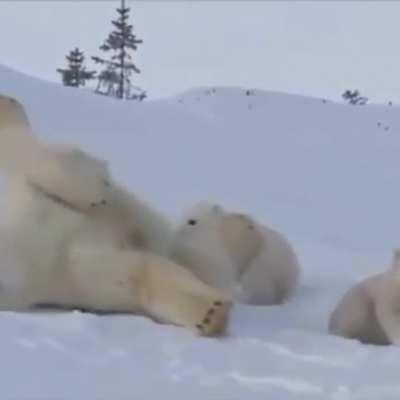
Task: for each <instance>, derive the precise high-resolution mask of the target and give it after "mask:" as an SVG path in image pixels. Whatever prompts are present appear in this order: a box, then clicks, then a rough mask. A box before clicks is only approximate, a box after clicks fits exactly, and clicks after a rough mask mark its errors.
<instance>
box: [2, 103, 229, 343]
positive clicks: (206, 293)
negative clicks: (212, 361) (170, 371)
mask: <svg viewBox="0 0 400 400" xmlns="http://www.w3.org/2000/svg"><path fill="white" fill-rule="evenodd" d="M0 168H2V169H3V170H4V171H6V173H7V174H8V175H9V185H8V189H7V191H6V195H5V199H4V200H5V204H4V207H3V209H4V213H3V214H4V219H3V221H2V226H1V229H0V257H1V263H0V309H2V310H27V309H31V308H34V307H35V306H39V305H55V306H60V307H79V308H82V309H89V310H98V311H110V312H141V313H143V312H144V313H146V314H148V315H149V316H153V317H155V318H157V319H158V320H161V321H163V322H167V323H172V324H176V325H181V326H185V327H188V328H191V329H193V330H197V331H198V332H199V333H200V334H203V335H216V334H220V333H223V332H224V330H225V328H226V324H227V319H228V315H229V311H230V308H231V301H230V299H229V297H228V296H226V295H225V293H222V292H221V291H220V290H217V289H215V288H212V287H210V286H208V285H206V284H205V283H203V282H201V281H200V280H199V279H197V278H196V277H195V276H194V275H193V274H192V273H191V272H189V271H188V270H187V269H185V268H183V267H181V266H179V265H177V264H175V263H174V262H172V261H170V260H169V259H168V258H167V257H168V247H169V238H170V234H171V228H170V226H169V224H168V222H167V221H165V220H164V218H163V217H162V216H160V215H159V214H158V213H156V212H155V211H154V210H152V209H151V208H150V207H149V206H147V205H146V204H145V203H143V202H141V201H140V200H139V199H137V198H136V197H135V196H134V195H133V194H131V193H129V192H128V191H127V190H125V189H124V188H123V187H120V186H118V185H117V184H116V183H115V182H113V180H112V178H111V177H110V175H109V172H108V168H107V163H106V162H104V161H102V160H98V159H96V158H94V157H91V156H89V155H88V154H86V153H85V152H83V151H82V150H79V149H76V148H72V147H71V148H70V147H63V146H59V147H56V146H48V145H44V144H42V143H41V142H40V141H39V140H38V139H37V138H36V137H35V136H34V135H32V133H31V129H30V127H29V123H28V119H27V118H26V115H25V112H24V110H23V107H22V106H21V105H20V104H19V103H18V102H16V101H15V100H13V99H10V98H7V97H1V96H0Z"/></svg>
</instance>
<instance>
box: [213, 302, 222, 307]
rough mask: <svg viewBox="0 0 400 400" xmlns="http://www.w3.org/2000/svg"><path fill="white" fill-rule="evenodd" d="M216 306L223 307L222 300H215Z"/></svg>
mask: <svg viewBox="0 0 400 400" xmlns="http://www.w3.org/2000/svg"><path fill="white" fill-rule="evenodd" d="M214 306H215V307H221V306H222V301H214Z"/></svg>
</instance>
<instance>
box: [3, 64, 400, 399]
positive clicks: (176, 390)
mask: <svg viewBox="0 0 400 400" xmlns="http://www.w3.org/2000/svg"><path fill="white" fill-rule="evenodd" d="M0 93H2V94H8V95H11V96H15V97H17V98H19V99H20V100H21V101H22V102H23V103H24V104H25V105H26V107H27V110H28V113H29V116H30V118H31V120H32V122H33V125H34V127H35V128H36V130H37V131H38V132H40V133H41V134H42V135H43V136H44V137H46V138H47V139H48V140H51V141H55V142H59V141H63V142H70V143H78V144H80V145H81V146H83V147H84V148H86V149H87V150H89V151H91V152H93V153H95V154H97V155H99V156H101V157H103V158H106V159H108V160H110V162H111V167H112V171H113V173H114V175H115V176H116V177H117V178H118V179H120V180H121V181H123V182H125V183H126V184H127V185H129V187H130V188H131V189H132V190H133V191H135V192H136V193H138V194H139V195H140V196H142V197H143V198H145V199H147V200H149V201H150V202H151V203H153V204H154V205H155V206H156V207H158V208H159V209H161V210H162V211H164V212H165V213H167V214H168V215H170V216H171V217H172V218H175V217H177V216H179V214H180V212H181V211H182V210H183V209H184V208H186V207H187V206H190V205H191V204H192V203H193V202H195V201H198V200H202V199H210V200H214V201H217V202H220V203H222V204H225V205H226V206H227V207H231V208H234V209H240V210H244V211H247V212H250V213H251V214H253V215H255V216H257V217H259V218H260V219H261V220H262V221H264V222H266V223H268V224H270V225H272V226H274V227H276V228H277V229H279V230H281V231H283V232H285V233H286V234H287V235H288V236H289V237H290V239H291V240H292V241H293V243H294V246H295V248H296V250H297V251H298V253H299V256H300V260H301V263H302V265H303V267H304V276H303V282H302V285H301V288H300V290H299V293H298V294H297V296H296V298H295V299H294V301H293V302H291V303H290V304H287V305H285V306H281V307H245V306H238V307H237V308H236V309H235V312H234V315H233V320H232V326H231V329H230V331H231V336H230V337H228V338H226V339H223V340H214V339H202V338H196V337H194V336H193V335H191V334H190V333H187V332H186V331H184V330H182V329H179V328H174V327H166V326H163V327H160V326H159V325H157V324H155V323H153V322H152V321H149V320H147V319H144V318H141V317H132V316H112V317H110V316H96V315H88V314H81V313H77V312H75V313H65V314H62V313H55V314H54V315H46V314H34V315H32V314H15V313H1V314H0V339H1V341H0V354H1V355H2V357H1V360H2V361H1V360H0V372H2V373H1V374H0V376H1V377H0V393H2V398H17V399H20V398H62V399H74V400H75V399H78V400H80V399H85V400H86V399H92V398H93V399H94V398H104V399H111V398H115V399H119V398H145V396H148V397H149V398H155V393H159V395H160V396H161V395H162V396H163V397H165V398H172V397H174V398H179V399H186V398H188V397H189V396H191V397H192V398H194V399H200V398H201V399H209V398H210V399H211V398H221V399H245V398H246V399H266V398H268V399H269V398H271V399H274V400H289V399H296V400H299V399H307V400H309V399H321V400H322V399H323V400H327V399H329V400H330V399H332V400H348V399H357V400H359V399H360V400H361V399H362V400H367V399H368V400H372V399H373V400H375V399H398V398H399V396H400V385H399V384H398V368H399V367H400V361H398V360H399V359H400V358H399V356H400V349H396V348H393V347H387V348H378V347H374V346H365V345H361V344H359V343H357V342H355V341H349V340H344V339H341V338H335V337H332V336H329V335H327V333H326V323H327V319H328V316H329V312H330V311H331V309H332V307H333V306H334V305H335V303H336V301H337V300H338V299H339V297H340V295H341V294H342V293H343V292H344V291H345V290H346V289H347V288H348V287H349V286H350V285H351V284H352V283H354V282H355V281H357V280H359V279H361V278H362V277H364V276H366V275H368V274H370V273H372V272H375V271H379V270H380V269H382V268H383V267H385V266H386V264H387V263H388V262H389V260H390V257H391V250H392V248H393V247H394V246H397V245H400V237H399V236H400V235H399V229H398V226H397V218H396V217H395V216H396V215H397V209H398V205H399V204H400V190H399V188H398V182H400V159H399V156H398V155H399V154H400V108H399V107H398V106H395V105H393V106H389V105H380V106H378V105H368V106H360V107H354V106H346V105H342V104H335V103H331V102H327V101H323V100H322V99H312V98H305V97H301V96H292V95H287V94H281V93H271V92H263V91H258V90H248V89H246V88H242V89H241V88H220V87H216V88H202V89H194V90H190V91H188V92H185V93H183V94H182V95H180V96H177V97H176V98H169V99H162V100H157V101H148V102H144V103H142V104H138V103H132V102H124V103H121V102H118V101H114V100H112V99H108V98H104V97H101V96H96V95H94V94H92V93H90V92H89V91H85V90H80V91H78V90H75V89H67V88H63V87H61V86H59V85H55V84H53V83H49V82H44V81H40V80H36V79H33V78H30V77H27V76H25V75H23V74H20V73H18V72H15V71H12V70H10V69H8V68H5V67H1V66H0Z"/></svg>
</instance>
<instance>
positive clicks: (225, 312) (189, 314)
mask: <svg viewBox="0 0 400 400" xmlns="http://www.w3.org/2000/svg"><path fill="white" fill-rule="evenodd" d="M70 268H71V273H72V275H73V280H74V282H75V285H76V289H77V293H78V295H77V297H78V298H75V299H71V300H75V301H74V304H76V303H78V304H79V305H81V306H82V307H84V308H85V307H87V308H89V309H97V310H102V311H115V312H118V311H124V312H126V311H128V312H136V311H144V312H145V313H147V314H149V315H150V316H153V317H155V318H157V319H159V320H161V321H163V322H166V323H171V324H174V325H180V326H184V327H187V328H189V329H192V330H194V331H197V332H198V333H199V334H201V335H204V336H216V335H222V334H224V333H225V332H226V327H227V324H228V316H229V312H230V309H231V307H232V302H231V300H230V298H229V297H227V296H226V295H225V294H224V293H222V292H220V291H218V290H216V289H213V288H211V287H210V286H208V285H206V284H204V283H203V282H201V281H200V280H199V279H197V278H196V277H195V276H194V275H193V274H192V273H190V272H189V271H187V270H186V269H184V268H183V267H181V266H179V265H177V264H175V263H173V262H171V261H169V260H168V259H166V258H163V257H159V256H156V255H154V254H152V253H145V252H140V251H121V250H115V249H106V250H105V249H103V250H94V249H90V250H89V249H79V250H78V249H76V250H75V251H73V252H72V253H71V257H70Z"/></svg>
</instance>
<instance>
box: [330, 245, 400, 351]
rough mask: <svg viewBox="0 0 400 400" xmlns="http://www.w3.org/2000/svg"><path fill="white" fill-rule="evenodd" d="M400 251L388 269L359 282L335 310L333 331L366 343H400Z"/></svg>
mask: <svg viewBox="0 0 400 400" xmlns="http://www.w3.org/2000/svg"><path fill="white" fill-rule="evenodd" d="M399 258H400V254H399V251H398V250H396V251H395V252H394V254H393V260H392V265H391V267H390V268H388V269H387V270H386V271H385V272H383V273H380V274H377V275H374V276H371V277H369V278H367V279H364V280H363V281H361V282H360V283H358V284H356V285H355V286H353V287H352V288H350V289H349V291H348V292H347V293H346V294H345V295H344V296H343V298H342V299H341V300H340V301H339V303H338V304H337V306H336V308H335V309H334V311H333V312H332V315H331V318H330V322H329V331H330V332H331V333H333V334H335V335H339V336H344V337H348V338H353V339H358V340H360V341H361V342H364V343H373V344H390V343H392V344H396V345H399V344H400V260H399Z"/></svg>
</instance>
